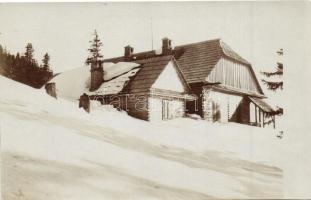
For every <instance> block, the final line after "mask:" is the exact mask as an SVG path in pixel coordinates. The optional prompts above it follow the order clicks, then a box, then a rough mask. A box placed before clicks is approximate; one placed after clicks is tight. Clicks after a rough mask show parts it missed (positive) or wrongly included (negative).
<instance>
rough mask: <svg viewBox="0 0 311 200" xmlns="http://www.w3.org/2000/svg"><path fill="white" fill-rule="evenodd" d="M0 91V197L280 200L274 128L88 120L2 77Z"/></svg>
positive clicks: (97, 113) (95, 116) (101, 115)
mask: <svg viewBox="0 0 311 200" xmlns="http://www.w3.org/2000/svg"><path fill="white" fill-rule="evenodd" d="M0 91H1V97H0V111H1V112H0V122H1V124H0V125H1V127H0V128H1V129H0V131H1V148H2V149H1V156H2V163H1V166H2V169H1V170H2V171H1V175H2V177H1V179H2V180H1V181H2V197H3V199H10V200H11V199H13V200H14V199H31V200H35V199H40V200H41V199H55V200H56V199H57V200H59V199H66V200H67V199H75V200H76V199H83V200H85V199H92V200H93V199H207V198H282V197H283V191H282V190H283V171H282V163H283V161H282V159H281V158H282V156H281V154H283V150H284V148H285V147H286V145H287V144H288V141H287V140H286V137H285V138H283V139H278V138H277V137H276V134H277V131H275V130H272V129H262V128H256V127H250V126H245V125H239V124H235V123H229V124H217V123H215V124H211V123H207V122H205V121H202V120H194V119H186V118H183V119H176V120H171V121H165V122H157V123H156V122H155V123H150V122H146V121H142V120H138V119H134V118H132V117H130V116H128V115H127V114H126V113H124V112H117V111H115V110H113V109H107V108H104V107H99V106H96V104H93V106H92V109H91V113H90V114H88V113H86V112H84V111H83V110H82V109H78V106H77V104H76V102H75V103H74V102H72V101H66V100H63V99H57V100H56V99H54V98H52V97H50V96H48V95H46V94H45V92H44V91H43V90H36V89H33V88H30V87H27V86H25V85H22V84H19V83H16V82H14V81H12V80H9V79H6V78H4V77H1V76H0Z"/></svg>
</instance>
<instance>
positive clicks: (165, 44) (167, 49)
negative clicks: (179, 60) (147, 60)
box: [162, 37, 172, 55]
mask: <svg viewBox="0 0 311 200" xmlns="http://www.w3.org/2000/svg"><path fill="white" fill-rule="evenodd" d="M171 53H172V40H170V39H168V38H167V37H165V38H163V39H162V54H164V55H169V54H171Z"/></svg>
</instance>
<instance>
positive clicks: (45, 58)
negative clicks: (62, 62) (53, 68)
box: [42, 53, 50, 71]
mask: <svg viewBox="0 0 311 200" xmlns="http://www.w3.org/2000/svg"><path fill="white" fill-rule="evenodd" d="M49 61H50V56H49V54H48V53H45V54H44V56H43V59H42V63H43V66H42V67H43V69H44V70H46V71H48V70H50V64H49Z"/></svg>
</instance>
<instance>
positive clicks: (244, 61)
mask: <svg viewBox="0 0 311 200" xmlns="http://www.w3.org/2000/svg"><path fill="white" fill-rule="evenodd" d="M219 45H220V48H221V51H222V53H223V54H224V55H225V56H228V57H230V58H232V59H234V60H236V61H239V62H242V63H244V64H247V65H251V63H250V62H249V61H247V60H246V59H245V58H243V57H242V56H240V54H238V53H237V52H236V51H234V50H233V49H232V48H231V47H230V45H228V44H227V43H225V42H224V41H222V40H220V42H219ZM226 49H227V50H228V51H230V52H232V53H233V54H235V55H234V56H233V55H230V54H228V52H227V50H226ZM235 57H238V58H235Z"/></svg>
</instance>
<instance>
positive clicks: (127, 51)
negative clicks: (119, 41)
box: [124, 45, 134, 61]
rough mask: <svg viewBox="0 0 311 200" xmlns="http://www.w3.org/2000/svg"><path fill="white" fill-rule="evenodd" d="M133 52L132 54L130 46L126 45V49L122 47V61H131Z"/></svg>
mask: <svg viewBox="0 0 311 200" xmlns="http://www.w3.org/2000/svg"><path fill="white" fill-rule="evenodd" d="M133 52H134V48H133V47H131V46H130V45H127V46H126V47H124V59H125V61H130V60H131V58H132V54H133Z"/></svg>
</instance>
